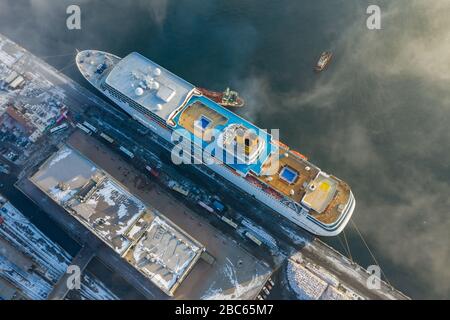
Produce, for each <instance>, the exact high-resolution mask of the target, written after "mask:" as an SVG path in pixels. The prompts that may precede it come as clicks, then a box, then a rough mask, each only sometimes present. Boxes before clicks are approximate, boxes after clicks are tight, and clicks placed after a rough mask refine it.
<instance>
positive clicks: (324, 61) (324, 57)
mask: <svg viewBox="0 0 450 320" xmlns="http://www.w3.org/2000/svg"><path fill="white" fill-rule="evenodd" d="M332 57H333V53H332V52H331V51H324V52H322V54H321V55H320V57H319V60H318V61H317V63H316V65H315V66H314V71H316V72H320V71H323V70H324V69H325V68H326V66H327V65H328V64H329V63H330V61H331V58H332Z"/></svg>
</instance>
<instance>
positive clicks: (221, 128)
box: [76, 50, 355, 236]
mask: <svg viewBox="0 0 450 320" xmlns="http://www.w3.org/2000/svg"><path fill="white" fill-rule="evenodd" d="M76 62H77V65H78V68H79V69H80V71H81V73H82V74H83V76H84V77H85V78H86V79H87V80H88V81H89V82H90V83H91V84H92V85H93V86H94V87H96V88H97V89H98V90H100V91H101V92H102V93H103V94H104V95H105V96H107V97H108V98H110V99H111V100H112V101H114V102H115V103H116V104H117V105H118V106H119V107H120V108H122V109H123V110H124V111H125V112H127V113H128V114H129V115H130V116H131V117H133V118H134V119H135V120H136V121H138V122H140V123H141V124H143V125H145V126H146V127H148V128H150V129H151V130H152V131H153V132H155V133H156V134H157V135H159V136H161V137H162V138H164V139H165V140H167V141H168V142H170V143H174V142H172V133H173V132H174V130H177V129H182V131H183V132H186V133H187V134H188V135H189V136H190V138H191V139H192V141H193V143H194V148H197V149H200V150H201V151H204V150H206V149H207V148H209V147H211V146H213V147H214V148H212V149H213V150H214V151H212V152H211V158H210V160H211V159H212V163H210V162H208V163H207V164H205V165H208V167H209V168H210V169H212V170H213V171H214V172H216V173H218V174H220V175H221V176H222V177H224V178H226V179H227V180H229V181H230V182H232V183H233V184H234V185H236V186H237V187H239V188H240V189H242V190H243V191H245V192H247V193H249V194H250V195H252V196H254V197H255V198H256V199H258V200H259V201H261V202H263V203H264V204H266V205H267V206H269V207H270V208H272V209H273V210H275V211H276V212H278V213H280V214H281V215H282V216H284V217H286V218H287V219H289V220H291V221H292V222H294V223H295V224H297V225H299V226H301V227H302V228H304V229H306V230H308V231H310V232H311V233H314V234H316V235H320V236H334V235H337V234H339V233H340V232H341V231H342V230H343V229H344V227H345V226H346V224H347V223H348V221H349V220H350V217H351V216H352V213H353V211H354V207H355V199H354V197H353V194H352V192H351V190H350V187H349V186H348V185H347V184H346V183H345V182H344V181H342V180H340V179H338V178H336V177H334V176H332V175H329V174H327V173H325V172H323V171H322V170H320V169H319V168H318V167H317V166H315V165H313V164H312V163H310V162H309V161H308V160H307V159H306V157H304V156H303V155H301V154H300V153H298V152H296V151H293V150H290V148H289V147H287V146H286V145H284V144H282V143H281V142H279V141H277V140H275V139H273V138H272V136H271V135H270V134H268V133H267V132H266V131H264V130H261V129H260V128H258V127H256V126H255V125H254V124H252V123H250V122H249V121H247V120H245V119H243V118H241V117H239V116H238V115H236V114H234V113H233V112H231V111H229V110H227V109H225V108H224V107H222V106H220V105H219V104H217V103H215V102H213V101H212V100H210V99H208V98H206V97H205V96H203V95H202V94H201V92H200V91H199V90H197V89H196V87H195V86H193V85H192V84H190V83H188V82H187V81H185V80H183V79H181V78H180V77H178V76H176V75H175V74H173V73H171V72H170V71H168V70H166V69H164V68H163V67H161V66H159V65H158V64H156V63H154V62H152V61H151V60H149V59H147V58H145V57H143V56H142V55H140V54H138V53H135V52H134V53H130V54H129V55H128V56H126V57H125V58H123V59H120V58H119V57H117V56H114V55H112V54H109V53H106V52H101V51H94V50H86V51H82V52H79V53H78V55H77V57H76ZM230 158H231V160H233V161H228V160H230ZM226 160H227V161H226Z"/></svg>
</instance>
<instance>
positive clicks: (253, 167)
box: [174, 96, 278, 175]
mask: <svg viewBox="0 0 450 320" xmlns="http://www.w3.org/2000/svg"><path fill="white" fill-rule="evenodd" d="M197 101H198V102H200V103H202V104H204V105H205V106H207V107H209V108H211V109H212V110H214V111H216V112H217V113H219V114H221V115H223V116H224V117H226V118H227V119H228V121H227V122H226V123H225V124H222V125H218V126H216V127H215V129H217V130H219V131H223V130H224V129H225V128H226V127H228V126H229V125H231V124H241V125H243V126H244V127H246V128H248V129H252V130H253V131H254V132H255V133H256V134H257V135H258V136H259V137H261V138H262V139H263V140H265V142H266V143H265V152H262V153H261V156H260V157H258V159H257V161H256V163H253V164H237V163H235V164H228V163H227V164H228V165H229V166H230V167H232V168H234V169H235V170H236V171H239V172H242V173H243V174H245V175H246V174H247V173H248V172H249V171H253V172H254V173H256V174H258V175H259V174H260V173H261V170H262V165H263V163H264V162H265V161H266V160H267V158H268V157H269V156H270V154H271V153H272V152H275V151H276V152H278V147H277V146H275V145H273V144H272V143H271V140H272V136H271V135H270V134H269V133H267V132H266V131H265V130H262V129H260V128H258V127H257V126H255V125H254V124H253V123H251V122H249V121H247V120H245V119H243V118H241V117H240V116H238V115H237V114H235V113H234V112H231V111H230V110H228V109H226V108H224V107H222V106H221V105H219V104H218V103H216V102H214V101H212V100H210V99H208V98H206V97H204V96H201V97H198V96H194V97H192V98H191V99H190V100H189V101H188V102H187V103H186V107H184V108H183V110H182V112H183V111H184V110H185V109H186V108H188V107H189V106H190V105H192V104H193V103H195V102H197ZM182 112H180V113H179V114H178V115H177V116H176V117H175V118H174V121H175V123H176V126H175V128H174V129H181V128H183V127H182V126H180V125H178V120H179V118H180V116H181V114H182ZM191 139H192V141H194V135H193V134H192V133H191ZM207 145H208V142H205V141H203V148H205V147H206V146H207ZM224 152H225V151H224ZM224 159H225V158H224Z"/></svg>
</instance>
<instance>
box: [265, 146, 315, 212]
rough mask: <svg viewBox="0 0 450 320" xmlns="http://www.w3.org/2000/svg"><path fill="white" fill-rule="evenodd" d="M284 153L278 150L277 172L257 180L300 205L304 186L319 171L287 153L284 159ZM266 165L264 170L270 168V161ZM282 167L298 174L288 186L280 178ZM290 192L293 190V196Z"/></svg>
mask: <svg viewBox="0 0 450 320" xmlns="http://www.w3.org/2000/svg"><path fill="white" fill-rule="evenodd" d="M285 153H286V151H285V150H282V149H281V148H280V154H279V156H280V159H279V166H278V170H276V173H274V174H272V175H261V177H259V179H260V180H262V181H264V182H265V183H266V184H268V185H270V186H271V187H273V188H274V189H276V190H278V191H279V192H281V193H283V194H284V195H286V196H288V197H290V198H291V199H293V200H294V201H296V202H299V203H300V201H301V200H302V198H303V196H304V194H305V186H306V184H308V183H309V182H310V181H311V180H313V179H314V177H315V176H316V175H317V174H318V173H319V170H318V169H317V168H315V167H313V166H312V165H309V164H308V163H307V162H306V161H304V160H302V159H300V158H299V157H298V156H296V155H293V154H291V153H289V156H288V157H286V156H285V155H284V154H285ZM267 164H268V165H267V166H266V168H268V167H270V166H271V165H272V159H270V160H268V162H267ZM284 166H289V167H290V168H291V169H293V170H295V171H296V172H297V173H298V177H297V179H296V180H295V181H294V183H292V184H289V183H288V182H287V181H285V180H283V179H281V178H280V172H281V170H282V169H283V167H284ZM307 167H309V170H307ZM264 172H267V171H264ZM291 190H294V195H292V194H291Z"/></svg>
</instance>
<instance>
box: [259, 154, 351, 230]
mask: <svg viewBox="0 0 450 320" xmlns="http://www.w3.org/2000/svg"><path fill="white" fill-rule="evenodd" d="M286 152H287V151H286V150H285V149H283V148H280V159H279V165H278V169H276V172H275V173H274V174H272V175H261V176H260V177H256V178H257V179H259V180H261V181H263V182H264V183H266V184H268V185H270V186H271V187H272V188H274V189H275V190H277V191H279V192H280V193H282V194H284V195H285V196H287V197H289V198H291V199H292V200H294V201H295V202H297V203H301V201H302V199H303V196H305V194H306V190H307V189H306V188H307V185H308V184H309V183H310V182H311V181H313V180H314V179H315V178H316V176H317V174H318V173H319V169H317V168H316V167H314V166H313V165H311V164H310V163H308V162H307V161H305V160H303V159H301V158H299V157H298V156H296V155H294V154H292V153H289V152H288V154H289V155H288V157H286V156H285V155H284V154H285V153H286ZM286 165H287V166H289V167H290V168H291V169H294V170H295V171H297V172H298V177H297V179H296V180H295V182H294V183H292V184H289V183H288V182H286V181H285V180H283V179H281V178H280V172H281V170H282V169H283V167H284V166H286ZM270 166H271V159H269V160H268V162H267V164H266V166H265V168H264V170H265V171H263V173H264V172H267V170H269V168H270ZM307 167H309V170H307ZM332 178H333V180H336V181H335V182H334V181H333V183H329V182H328V181H327V180H324V181H323V183H318V185H317V189H316V192H317V193H315V197H316V196H317V197H318V199H317V201H319V202H321V201H322V202H324V203H328V202H329V203H328V205H325V206H324V207H323V208H321V209H323V211H322V213H318V212H316V211H314V210H311V211H310V214H311V216H313V217H314V218H316V219H317V220H319V221H321V222H322V223H326V224H330V223H333V222H335V221H336V220H337V219H338V218H339V217H340V215H341V213H342V209H343V208H344V207H345V205H346V204H347V202H348V200H349V197H350V187H349V186H348V185H347V184H346V183H345V182H343V181H340V180H338V179H336V178H334V177H332ZM319 182H320V181H319ZM305 187H306V188H305ZM291 190H294V195H292V194H291ZM310 200H314V199H310ZM330 200H331V201H330Z"/></svg>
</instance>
